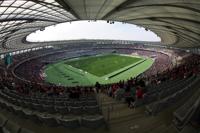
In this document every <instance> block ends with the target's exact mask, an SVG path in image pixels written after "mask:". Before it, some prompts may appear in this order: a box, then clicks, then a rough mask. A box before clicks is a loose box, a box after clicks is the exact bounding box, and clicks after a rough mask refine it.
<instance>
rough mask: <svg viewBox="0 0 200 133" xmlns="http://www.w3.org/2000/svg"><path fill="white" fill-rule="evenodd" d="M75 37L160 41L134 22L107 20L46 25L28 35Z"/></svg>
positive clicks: (40, 38) (31, 37)
mask: <svg viewBox="0 0 200 133" xmlns="http://www.w3.org/2000/svg"><path fill="white" fill-rule="evenodd" d="M72 39H73V40H74V39H113V40H135V41H160V38H159V37H157V35H156V34H154V33H153V32H151V31H146V30H145V29H144V28H140V27H137V26H136V25H132V24H122V23H120V22H115V23H114V24H109V23H107V22H106V21H97V22H88V21H75V22H71V23H69V22H67V23H62V24H58V25H55V26H50V27H46V28H45V30H44V31H36V32H35V33H32V34H30V35H29V36H28V37H27V40H28V41H33V42H37V41H57V40H72Z"/></svg>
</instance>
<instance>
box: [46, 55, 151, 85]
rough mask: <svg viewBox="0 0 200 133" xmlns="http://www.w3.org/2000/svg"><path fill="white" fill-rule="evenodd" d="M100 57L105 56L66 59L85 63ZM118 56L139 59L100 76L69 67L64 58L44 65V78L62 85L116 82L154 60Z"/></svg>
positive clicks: (144, 69)
mask: <svg viewBox="0 0 200 133" xmlns="http://www.w3.org/2000/svg"><path fill="white" fill-rule="evenodd" d="M107 56H108V55H107ZM100 57H101V58H103V57H106V55H101V56H94V57H81V58H79V59H78V58H77V59H72V60H68V61H67V62H74V61H81V62H82V64H83V63H85V64H86V60H90V59H92V60H94V58H100ZM115 57H116V56H115ZM118 57H120V58H121V57H123V58H126V59H127V57H129V58H132V59H136V58H137V59H141V60H139V61H137V62H135V63H131V64H130V65H127V66H125V67H122V68H120V69H118V70H116V71H114V72H109V74H107V75H104V76H101V77H98V76H96V75H94V74H91V73H88V72H84V71H82V70H80V69H78V68H75V67H71V66H70V65H67V64H66V60H63V61H59V62H57V63H54V64H49V65H47V66H46V68H45V70H44V71H45V73H46V75H47V77H46V78H45V81H46V82H49V83H53V84H57V85H63V86H88V85H89V86H90V85H95V83H96V82H97V81H98V82H99V83H101V84H110V83H116V82H119V81H120V80H125V81H126V80H128V79H130V78H131V77H136V76H137V75H139V74H141V73H143V72H144V71H146V70H147V69H149V68H150V67H151V65H152V64H153V62H154V60H153V59H151V58H147V59H144V58H142V57H130V56H122V55H118ZM94 61H95V60H94ZM101 61H103V60H101ZM87 62H88V61H87ZM79 64H80V63H79ZM88 64H89V65H91V63H88ZM103 64H105V65H109V64H111V63H110V62H108V61H107V62H105V60H104V62H103ZM119 64H120V65H121V64H123V66H124V63H119ZM77 65H78V64H77ZM105 65H104V66H105ZM131 66H134V67H131ZM106 67H107V66H106ZM127 68H128V69H127ZM129 68H130V69H129ZM97 69H99V67H96V68H95V70H97ZM111 70H112V69H111ZM119 72H120V73H119ZM121 72H122V73H121ZM116 73H119V74H117V75H116V76H114V77H112V78H108V77H110V76H113V75H115V74H116Z"/></svg>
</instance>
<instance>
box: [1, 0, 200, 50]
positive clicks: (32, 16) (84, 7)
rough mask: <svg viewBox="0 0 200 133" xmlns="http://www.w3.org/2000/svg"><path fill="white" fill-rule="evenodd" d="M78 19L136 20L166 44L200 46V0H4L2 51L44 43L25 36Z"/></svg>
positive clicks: (2, 2)
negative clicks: (32, 41) (27, 41)
mask: <svg viewBox="0 0 200 133" xmlns="http://www.w3.org/2000/svg"><path fill="white" fill-rule="evenodd" d="M76 20H110V21H121V22H126V23H132V24H136V25H139V26H142V27H144V28H146V29H149V30H151V31H153V32H155V33H156V34H157V35H158V36H160V37H161V40H162V42H163V44H167V45H170V46H175V47H190V48H192V47H200V43H199V42H200V0H3V1H0V52H5V51H13V50H17V49H25V48H31V47H36V46H41V45H42V43H25V41H24V38H25V37H26V36H27V35H29V34H30V33H32V32H34V31H36V30H38V29H41V30H42V29H44V27H47V26H50V25H55V24H58V23H63V22H69V21H76ZM45 44H46V43H45Z"/></svg>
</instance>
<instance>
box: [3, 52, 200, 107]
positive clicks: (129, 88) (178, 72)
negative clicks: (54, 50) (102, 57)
mask: <svg viewBox="0 0 200 133" xmlns="http://www.w3.org/2000/svg"><path fill="white" fill-rule="evenodd" d="M115 50H118V52H120V50H121V52H122V53H123V52H125V50H127V53H129V52H130V49H115ZM93 52H94V51H93ZM101 52H103V50H102V51H101ZM132 52H133V50H132ZM137 53H138V55H145V54H147V55H148V56H149V54H150V55H156V57H155V62H154V65H153V67H152V68H151V69H149V71H147V72H146V73H144V74H142V75H140V76H139V77H136V78H131V79H130V80H128V81H120V82H119V83H114V84H110V85H101V87H99V86H98V92H104V93H106V94H108V96H110V97H113V98H116V99H118V100H120V99H122V98H124V99H125V101H126V102H127V103H128V106H129V107H134V101H135V100H137V99H142V98H144V97H145V95H146V92H148V89H146V86H148V85H152V84H154V85H156V84H160V83H162V82H164V81H166V80H175V79H177V78H187V77H189V76H191V75H195V74H198V73H199V72H200V66H199V64H200V57H199V56H198V55H191V56H187V58H184V59H183V60H184V62H182V64H181V65H179V66H175V67H173V68H172V66H171V62H170V58H169V56H167V55H165V54H162V53H159V52H158V53H157V54H155V52H153V51H145V50H144V51H142V50H137ZM147 55H146V56H147ZM21 57H23V59H24V58H25V57H24V56H20V58H21ZM48 58H49V56H48ZM191 59H192V60H191ZM16 60H20V59H18V58H16V57H15V62H17V61H16ZM42 61H44V59H43V60H42ZM26 63H27V64H25V65H24V64H23V67H27V68H29V69H25V70H26V71H24V70H23V69H19V70H18V72H19V71H20V72H21V73H20V74H21V76H24V75H26V76H27V77H29V75H33V77H31V78H30V79H32V80H31V81H29V82H24V81H22V80H19V79H17V78H16V77H13V75H12V73H11V70H8V73H7V74H6V75H4V76H2V75H3V74H2V73H1V71H0V74H2V75H1V77H0V81H1V82H0V83H1V84H0V86H1V87H0V88H1V89H2V88H7V89H14V90H16V91H17V92H19V93H22V94H25V95H30V96H31V95H35V94H37V95H47V96H55V95H56V96H62V95H63V94H65V93H68V94H70V95H69V96H70V98H79V97H80V95H88V94H90V93H94V88H93V87H63V86H56V85H52V84H42V83H41V82H38V81H41V80H40V79H37V78H36V77H38V75H34V73H35V74H37V73H39V72H40V68H41V67H43V66H44V64H42V63H41V61H40V60H38V59H35V60H33V62H32V61H30V62H26ZM14 65H15V63H14ZM30 66H31V67H30ZM23 67H22V68H23ZM11 68H12V67H11ZM19 68H20V67H19ZM33 70H34V71H33ZM161 70H162V71H161ZM28 72H30V73H28ZM20 74H19V75H20ZM34 79H36V80H34Z"/></svg>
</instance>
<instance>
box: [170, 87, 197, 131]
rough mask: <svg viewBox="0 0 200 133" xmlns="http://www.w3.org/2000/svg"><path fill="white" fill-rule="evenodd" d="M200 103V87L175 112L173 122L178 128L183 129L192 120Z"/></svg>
mask: <svg viewBox="0 0 200 133" xmlns="http://www.w3.org/2000/svg"><path fill="white" fill-rule="evenodd" d="M199 105H200V88H199V89H198V90H197V91H196V92H195V93H194V94H193V95H192V96H191V98H190V99H189V100H187V102H185V104H183V105H182V106H180V107H179V108H178V109H177V110H176V111H175V112H174V113H173V115H174V119H173V122H174V124H175V125H176V127H177V128H178V129H182V128H183V127H184V126H185V124H187V122H188V121H189V120H190V118H191V117H192V115H193V114H194V113H195V111H196V109H197V108H198V107H199Z"/></svg>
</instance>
